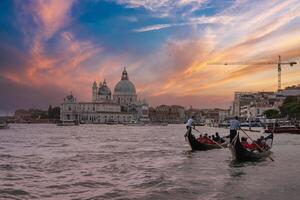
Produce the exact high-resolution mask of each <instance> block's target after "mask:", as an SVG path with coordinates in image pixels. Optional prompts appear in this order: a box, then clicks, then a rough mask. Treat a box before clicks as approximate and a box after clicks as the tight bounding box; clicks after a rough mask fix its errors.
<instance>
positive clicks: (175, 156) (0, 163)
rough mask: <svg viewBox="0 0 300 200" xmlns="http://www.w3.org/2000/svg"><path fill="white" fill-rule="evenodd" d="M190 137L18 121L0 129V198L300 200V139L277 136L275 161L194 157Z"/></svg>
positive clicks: (155, 130)
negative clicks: (236, 161)
mask: <svg viewBox="0 0 300 200" xmlns="http://www.w3.org/2000/svg"><path fill="white" fill-rule="evenodd" d="M198 129H200V130H201V131H204V132H208V133H214V132H216V131H218V132H219V133H220V134H221V135H227V132H228V130H226V129H217V128H210V127H199V128H198ZM184 133H185V127H184V125H169V126H166V127H164V126H162V127H160V126H157V127H155V126H151V127H147V126H145V127H129V126H123V125H116V126H111V125H81V126H79V127H57V126H55V125H51V124H47V125H26V124H24V125H23V124H15V125H14V124H13V125H11V128H10V129H8V130H1V131H0V179H1V181H0V199H5V198H7V199H178V200H179V199H180V200H181V199H286V198H288V199H298V195H300V183H299V176H300V171H299V164H300V156H299V152H300V150H299V145H300V135H276V136H275V140H274V147H273V152H274V153H273V155H272V157H273V158H274V159H275V162H271V161H269V160H265V161H262V162H257V163H251V162H250V163H235V162H233V161H232V159H231V155H230V152H229V150H211V151H205V152H191V151H190V150H189V149H190V148H189V146H188V144H187V142H185V141H184V137H183V135H184ZM255 134H257V135H259V134H258V133H252V134H251V135H252V136H253V137H255Z"/></svg>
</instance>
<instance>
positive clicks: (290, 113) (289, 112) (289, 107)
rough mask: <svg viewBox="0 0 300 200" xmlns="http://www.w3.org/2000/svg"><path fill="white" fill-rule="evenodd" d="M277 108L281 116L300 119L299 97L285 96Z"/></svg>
mask: <svg viewBox="0 0 300 200" xmlns="http://www.w3.org/2000/svg"><path fill="white" fill-rule="evenodd" d="M279 109H280V112H281V115H282V116H283V117H288V118H296V119H300V99H299V97H287V98H286V99H285V100H284V101H283V103H282V106H281V107H280V108H279Z"/></svg>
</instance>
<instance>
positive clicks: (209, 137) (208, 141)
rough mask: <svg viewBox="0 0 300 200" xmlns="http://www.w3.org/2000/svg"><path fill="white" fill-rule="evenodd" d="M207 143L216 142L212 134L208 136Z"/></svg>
mask: <svg viewBox="0 0 300 200" xmlns="http://www.w3.org/2000/svg"><path fill="white" fill-rule="evenodd" d="M206 143H207V144H214V141H213V140H212V139H211V136H208V139H207V142H206Z"/></svg>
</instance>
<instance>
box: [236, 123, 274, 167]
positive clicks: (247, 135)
mask: <svg viewBox="0 0 300 200" xmlns="http://www.w3.org/2000/svg"><path fill="white" fill-rule="evenodd" d="M240 129H241V128H240ZM241 130H242V131H243V132H244V133H245V135H247V137H248V138H249V139H250V140H251V141H252V143H253V144H255V145H256V146H257V147H258V148H259V149H260V150H261V151H265V150H264V149H263V148H261V147H260V146H259V145H258V144H257V143H256V142H255V141H254V140H253V139H252V138H251V137H250V136H249V135H248V134H247V133H246V132H245V131H244V130H243V129H241ZM268 158H270V160H272V161H274V159H273V158H272V157H271V156H270V155H268Z"/></svg>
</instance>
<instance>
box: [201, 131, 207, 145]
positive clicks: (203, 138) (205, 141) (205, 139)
mask: <svg viewBox="0 0 300 200" xmlns="http://www.w3.org/2000/svg"><path fill="white" fill-rule="evenodd" d="M207 142H208V136H207V133H205V134H204V136H203V137H202V140H201V143H207Z"/></svg>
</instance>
